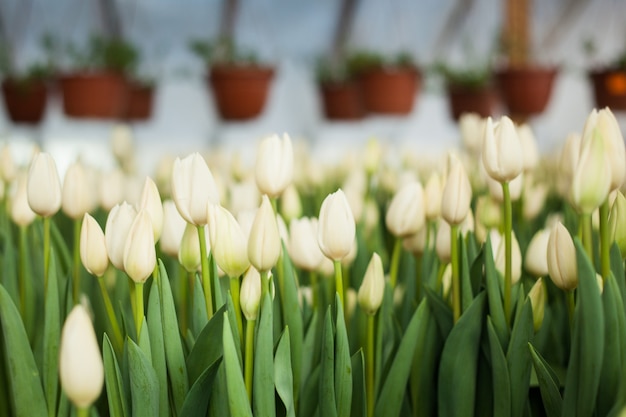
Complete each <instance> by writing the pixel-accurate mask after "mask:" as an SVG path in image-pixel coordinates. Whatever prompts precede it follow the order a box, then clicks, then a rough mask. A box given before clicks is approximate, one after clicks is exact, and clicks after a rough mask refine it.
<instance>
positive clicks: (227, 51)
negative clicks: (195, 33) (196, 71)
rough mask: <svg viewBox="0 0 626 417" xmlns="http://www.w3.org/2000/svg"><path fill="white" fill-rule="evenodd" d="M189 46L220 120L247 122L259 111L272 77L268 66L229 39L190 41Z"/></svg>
mask: <svg viewBox="0 0 626 417" xmlns="http://www.w3.org/2000/svg"><path fill="white" fill-rule="evenodd" d="M189 47H190V49H191V50H192V52H194V53H195V54H196V55H197V56H198V57H199V58H200V59H202V61H203V62H204V63H205V65H206V66H207V73H208V76H207V82H208V85H209V88H210V89H211V91H212V92H213V96H214V98H215V104H216V106H217V110H218V112H219V114H220V116H221V118H222V119H224V120H247V119H252V118H255V117H257V116H259V115H260V114H261V113H262V112H263V109H264V107H265V103H266V101H267V96H268V94H269V91H270V87H271V83H272V80H273V78H274V68H273V67H272V66H269V65H267V64H263V63H261V62H260V61H259V60H258V58H257V56H256V54H254V53H251V52H248V51H245V50H243V49H242V48H240V47H238V46H237V45H235V42H234V41H233V40H232V38H229V37H223V38H219V39H217V40H215V41H213V42H210V41H206V40H193V41H191V42H190V44H189Z"/></svg>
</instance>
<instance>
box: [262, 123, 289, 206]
mask: <svg viewBox="0 0 626 417" xmlns="http://www.w3.org/2000/svg"><path fill="white" fill-rule="evenodd" d="M255 178H256V184H257V186H258V187H259V190H260V191H261V193H262V194H267V195H268V196H270V197H278V196H280V195H281V194H282V192H283V191H285V188H287V186H288V185H289V184H291V181H292V180H293V148H292V147H291V139H290V138H289V135H287V134H284V135H283V137H282V138H279V137H278V135H271V136H268V137H266V138H265V139H263V140H262V141H261V143H260V144H259V149H258V152H257V157H256V168H255Z"/></svg>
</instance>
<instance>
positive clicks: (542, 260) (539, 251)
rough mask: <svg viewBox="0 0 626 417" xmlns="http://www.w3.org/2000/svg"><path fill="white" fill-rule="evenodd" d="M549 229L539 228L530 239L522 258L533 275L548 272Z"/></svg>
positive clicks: (542, 274) (536, 275)
mask: <svg viewBox="0 0 626 417" xmlns="http://www.w3.org/2000/svg"><path fill="white" fill-rule="evenodd" d="M549 239H550V229H542V230H539V231H538V232H537V233H535V235H534V236H533V237H532V239H531V240H530V243H529V244H528V248H527V249H526V256H525V258H524V267H525V268H526V270H527V271H528V272H530V273H531V274H532V275H533V276H535V277H543V276H545V275H548V274H549V272H550V271H549V270H548V256H547V253H548V241H549Z"/></svg>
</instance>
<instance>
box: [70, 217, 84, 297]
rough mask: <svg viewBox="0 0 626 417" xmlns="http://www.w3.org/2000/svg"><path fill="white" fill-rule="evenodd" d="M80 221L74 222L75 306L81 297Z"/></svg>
mask: <svg viewBox="0 0 626 417" xmlns="http://www.w3.org/2000/svg"><path fill="white" fill-rule="evenodd" d="M81 225H82V222H81V221H80V219H75V220H74V247H73V254H72V255H73V258H72V260H73V262H74V264H73V268H72V278H73V280H72V300H73V301H74V305H76V304H78V298H79V297H80V228H81Z"/></svg>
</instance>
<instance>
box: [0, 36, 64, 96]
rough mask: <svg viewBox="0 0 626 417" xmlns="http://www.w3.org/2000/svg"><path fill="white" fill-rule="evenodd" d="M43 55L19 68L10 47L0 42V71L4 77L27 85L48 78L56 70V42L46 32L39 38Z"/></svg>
mask: <svg viewBox="0 0 626 417" xmlns="http://www.w3.org/2000/svg"><path fill="white" fill-rule="evenodd" d="M40 49H41V50H42V52H43V56H42V57H40V58H39V59H37V60H35V61H33V62H30V63H28V64H27V65H26V66H24V67H22V68H20V67H18V65H17V64H16V63H15V57H14V53H13V51H12V47H11V46H10V45H8V44H7V43H2V44H0V73H2V74H3V75H4V76H5V77H6V78H9V79H11V80H12V81H15V82H17V83H18V84H22V85H27V84H29V83H31V82H33V81H37V80H47V79H50V78H51V77H52V76H53V75H54V73H55V72H56V69H57V68H56V67H57V64H56V55H57V53H58V43H57V40H56V38H55V37H54V36H52V35H51V34H49V33H47V34H44V36H43V37H42V38H41V40H40Z"/></svg>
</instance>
